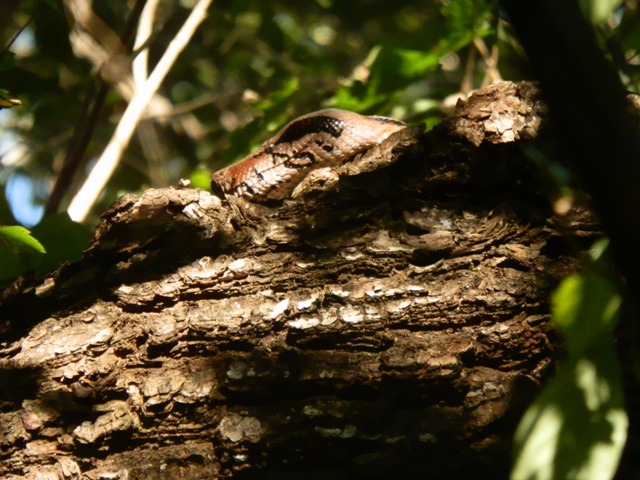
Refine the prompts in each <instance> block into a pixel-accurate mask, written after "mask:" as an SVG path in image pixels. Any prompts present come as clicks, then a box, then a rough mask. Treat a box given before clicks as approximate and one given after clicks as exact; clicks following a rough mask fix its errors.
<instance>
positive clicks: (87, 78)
mask: <svg viewBox="0 0 640 480" xmlns="http://www.w3.org/2000/svg"><path fill="white" fill-rule="evenodd" d="M65 3H69V2H68V1H66V0H65V1H64V2H63V1H62V0H3V1H2V2H1V3H0V48H2V49H3V50H2V52H1V53H0V107H4V108H2V109H0V193H1V195H0V279H11V278H13V277H15V276H16V275H18V274H20V273H22V274H25V272H27V273H28V272H34V271H35V272H43V271H46V270H47V269H50V268H52V267H53V266H55V265H56V264H57V263H58V262H60V261H63V260H74V259H77V258H79V256H80V255H81V252H82V249H83V248H84V247H85V246H86V242H87V239H88V237H89V234H90V226H91V225H95V223H96V222H97V221H98V218H99V215H100V212H102V211H104V210H105V209H106V208H107V206H108V205H109V204H110V203H111V202H113V201H114V200H115V199H116V198H117V197H119V196H120V195H122V194H123V193H126V192H140V191H142V190H144V189H145V188H148V187H161V186H167V185H174V184H176V182H177V181H178V179H181V178H188V179H190V180H191V181H192V183H193V185H195V186H198V187H202V188H208V183H209V175H210V173H211V172H212V171H214V170H217V169H219V168H221V167H223V166H225V165H228V164H230V163H232V162H234V161H236V160H238V159H240V158H242V157H243V156H244V155H246V154H247V153H248V152H249V151H251V149H252V148H254V147H255V146H257V145H258V144H260V143H261V142H262V141H263V140H264V139H265V138H267V137H268V136H269V135H270V134H271V133H272V132H273V131H275V130H276V129H277V128H278V127H280V126H282V125H283V124H284V123H286V122H287V121H288V120H290V119H291V118H294V117H296V116H298V115H300V114H303V113H306V112H309V111H313V110H317V109H320V108H323V107H328V106H335V107H339V108H346V109H349V110H354V111H358V112H362V113H367V114H379V115H389V116H394V117H398V118H402V119H404V120H406V121H408V122H425V123H426V124H427V126H428V127H431V126H433V125H435V124H437V123H438V122H439V121H440V120H441V119H442V118H443V116H444V115H446V112H447V111H448V110H449V109H450V108H451V107H452V106H453V105H454V104H455V100H456V99H457V98H459V97H460V96H464V95H466V94H468V93H469V92H470V91H471V90H473V89H475V88H479V87H482V86H484V85H486V84H488V83H491V82H495V81H498V80H500V79H507V80H514V81H517V80H521V79H531V78H532V77H533V75H532V72H531V71H530V68H529V66H528V62H527V60H526V58H525V56H524V54H523V52H522V50H521V47H520V46H519V45H518V42H517V41H516V40H515V38H514V36H513V34H512V32H511V28H510V26H509V23H508V19H506V18H505V16H504V13H503V12H502V11H501V10H500V8H499V5H498V2H497V1H489V0H484V1H483V0H440V1H437V0H433V1H426V2H397V1H391V0H354V1H350V2H339V1H336V0H315V1H308V2H295V1H277V0H275V1H269V2H265V1H258V0H233V1H232V0H217V1H214V3H213V6H212V7H211V8H210V9H209V15H208V17H207V18H206V19H205V20H204V22H203V23H202V25H201V26H200V27H199V28H198V31H197V33H196V35H195V36H194V37H193V39H192V40H191V42H190V43H189V45H188V47H187V48H186V49H185V51H184V52H183V53H182V54H181V56H180V57H179V59H178V62H177V63H176V64H175V65H173V67H172V69H171V71H170V73H169V75H168V76H167V78H166V79H165V80H164V82H163V84H162V86H161V88H160V91H159V94H160V95H162V96H163V97H164V98H165V99H166V103H165V107H166V108H165V110H164V111H163V113H162V115H160V116H154V115H153V114H150V115H149V116H148V117H147V118H146V119H145V120H144V121H143V122H142V123H141V124H140V125H139V128H138V129H137V134H136V136H134V138H133V141H132V142H131V144H130V145H129V147H128V148H127V149H126V152H125V154H124V156H123V158H122V162H121V163H120V166H119V167H118V169H117V171H116V173H115V175H114V176H113V177H112V178H111V179H110V181H109V182H108V184H107V187H106V189H105V191H104V192H103V194H102V195H101V197H100V199H99V201H98V203H97V204H96V205H94V207H93V209H92V214H91V216H90V218H89V220H88V222H86V225H80V224H76V223H74V222H72V221H71V220H70V219H69V218H68V216H66V215H65V213H64V212H65V210H66V206H67V205H68V203H69V201H70V198H71V196H72V195H73V193H74V192H75V191H76V190H77V189H78V188H79V185H80V182H81V181H82V180H83V178H85V177H86V175H87V174H88V172H89V171H90V170H91V168H92V165H93V162H94V161H95V159H96V157H97V156H98V155H99V154H100V153H101V152H102V151H103V150H104V148H105V145H106V143H107V142H108V141H109V139H110V138H111V135H112V134H113V131H114V128H115V126H116V125H117V123H118V121H119V120H120V118H121V116H122V113H123V111H124V109H125V107H126V105H127V98H126V96H124V95H123V94H122V92H121V91H120V90H119V89H118V88H115V87H114V84H113V78H111V83H110V81H109V80H107V81H105V80H101V78H104V77H103V76H102V75H101V73H100V72H101V71H100V65H98V64H95V63H92V62H90V61H88V60H87V59H86V58H84V57H83V56H81V55H79V54H78V53H77V52H76V51H75V50H74V46H73V45H72V43H71V41H70V34H71V32H72V26H71V22H70V20H69V17H68V15H67V14H66V13H65V8H64V7H65ZM80 3H84V4H85V5H89V6H91V7H92V8H93V12H94V13H95V15H96V16H97V18H99V19H101V20H102V21H103V22H104V24H105V25H106V26H107V27H108V29H110V30H111V31H112V32H115V33H116V34H117V35H118V36H121V35H122V34H123V32H126V31H127V28H128V26H127V25H128V19H130V18H131V17H132V12H133V11H134V10H135V7H136V5H139V2H136V1H133V0H129V1H120V2H102V1H96V2H93V3H91V2H89V1H86V2H80ZM194 3H195V2H194V1H189V0H160V1H159V8H158V12H157V18H156V21H155V22H154V25H153V34H152V37H151V39H150V41H149V42H148V47H149V59H150V64H151V66H153V64H155V62H157V60H158V59H159V58H160V56H161V55H162V53H163V52H164V51H165V49H166V48H167V46H168V45H169V42H170V41H171V40H172V38H173V37H174V35H175V33H176V32H177V30H178V29H179V28H180V25H181V24H182V23H183V22H184V20H185V19H186V17H187V16H188V14H189V11H190V9H191V8H192V7H193V4H194ZM580 3H581V6H582V7H583V11H584V12H585V14H586V15H587V16H588V17H589V18H590V20H591V22H592V24H593V25H594V27H595V29H596V32H597V35H598V37H597V38H598V41H599V43H600V45H601V47H602V49H603V51H605V53H606V55H607V57H608V58H609V59H610V61H611V62H613V63H614V65H615V66H616V68H617V69H618V72H619V73H620V78H621V80H622V81H623V82H624V83H625V85H626V87H627V88H628V89H629V90H630V91H634V92H637V90H638V78H639V76H638V73H639V67H638V64H639V58H638V56H637V52H638V51H640V22H638V8H637V2H635V1H631V0H628V1H612V0H605V1H603V0H583V1H582V2H580ZM133 17H134V19H135V15H133ZM541 34H542V33H541ZM128 58H129V59H130V58H132V54H131V53H129V54H128ZM127 61H128V60H127ZM126 65H127V64H126V63H125V67H126ZM125 69H126V68H125ZM116 73H117V71H116ZM116 77H117V76H116ZM101 88H103V92H104V94H105V96H104V102H103V104H102V105H101V108H100V109H99V111H98V114H97V116H96V118H95V121H94V122H93V124H94V127H95V128H94V131H93V133H92V135H91V136H90V140H89V142H88V144H87V146H86V148H81V149H80V158H81V159H82V163H81V164H80V167H79V169H78V171H77V172H76V175H75V176H74V180H73V182H72V183H71V184H70V185H68V187H67V188H66V189H65V192H64V193H65V195H64V197H63V198H62V201H61V203H60V205H57V206H56V205H54V206H53V207H55V208H53V207H52V205H49V209H48V210H49V211H50V212H51V214H49V215H46V216H44V217H43V212H44V211H45V209H46V205H47V203H48V202H50V193H51V190H52V187H53V185H54V183H55V182H56V180H57V179H58V178H59V176H60V175H61V171H62V168H63V165H64V163H65V158H66V157H67V156H68V154H69V153H68V152H72V151H73V149H74V148H76V149H77V141H76V140H75V139H76V138H77V135H78V132H80V131H82V128H83V127H84V126H85V125H86V123H87V119H86V116H85V115H84V113H83V112H84V110H85V109H86V105H88V104H90V103H91V101H95V100H96V98H97V97H98V96H99V95H98V93H97V92H99V91H100V89H101ZM586 101H588V100H586ZM548 167H549V168H552V166H551V165H548ZM553 168H557V166H553ZM556 178H558V176H556ZM563 187H564V188H566V186H563ZM87 225H88V226H87ZM21 227H27V228H30V229H31V232H29V231H28V230H26V229H24V228H21ZM32 227H33V228H32ZM44 251H46V253H43V252H44ZM595 251H597V252H599V253H597V254H596V253H594V260H593V263H592V267H591V268H590V269H588V270H587V271H586V272H585V273H584V274H582V275H580V276H576V277H571V278H570V279H567V281H566V283H565V284H563V285H562V286H561V287H560V288H559V289H558V291H557V292H556V294H555V295H554V303H553V305H554V321H555V322H556V324H557V325H558V327H559V329H560V330H561V331H562V332H563V333H564V334H565V336H566V338H567V345H568V349H567V358H566V359H565V361H564V363H563V366H562V367H561V369H560V370H559V372H558V375H557V378H556V379H555V380H554V381H552V383H551V384H550V386H549V389H547V390H546V391H545V393H544V394H543V395H542V396H541V398H540V399H538V400H537V401H536V403H534V405H533V406H532V408H531V410H530V411H529V413H528V414H527V416H525V419H524V420H523V424H522V425H521V428H520V430H519V432H518V435H517V437H516V447H517V448H516V458H515V461H514V466H515V468H514V473H513V475H514V478H567V477H565V475H569V476H575V478H594V479H595V478H597V479H600V478H610V477H611V476H612V475H613V474H614V472H615V471H616V466H617V462H618V460H619V458H620V453H621V449H622V446H623V445H624V438H625V431H626V425H627V417H626V414H625V413H624V408H623V399H622V391H621V388H622V387H621V384H620V378H619V377H620V374H619V364H618V361H617V356H616V353H615V349H614V347H613V332H614V331H615V325H616V319H617V315H616V313H617V310H618V308H617V307H618V305H619V303H620V296H619V293H618V286H617V285H618V284H617V280H616V275H615V273H612V272H611V269H610V268H607V266H609V267H610V262H607V260H606V255H605V254H603V253H602V252H603V251H605V249H602V248H597V249H595ZM603 265H604V267H603ZM584 325H589V326H590V327H589V328H585V327H584ZM594 398H595V399H596V400H594ZM576 406H581V408H577V407H576ZM589 426H591V427H593V428H591V429H590V428H589ZM576 432H579V435H578V434H577V433H576ZM603 432H605V433H604V434H603ZM607 432H608V434H607ZM577 440H579V441H577ZM539 445H544V446H545V448H538V446H539Z"/></svg>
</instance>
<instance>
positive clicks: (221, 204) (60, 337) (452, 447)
mask: <svg viewBox="0 0 640 480" xmlns="http://www.w3.org/2000/svg"><path fill="white" fill-rule="evenodd" d="M543 112H544V110H543V108H542V106H541V105H540V103H539V101H538V95H537V91H536V90H535V87H533V86H531V85H529V84H520V85H514V84H510V83H502V84H498V85H495V86H492V87H489V88H487V89H485V90H483V91H481V92H478V93H477V94H476V96H475V97H472V99H470V100H469V101H468V102H466V103H462V104H460V105H458V107H457V109H456V111H455V112H453V113H452V115H451V116H450V117H449V119H448V120H447V122H445V123H444V124H442V125H440V126H439V127H437V128H436V129H434V130H432V131H430V132H428V133H427V134H424V135H422V134H420V132H419V131H418V130H416V129H408V130H406V131H403V132H399V134H398V135H396V136H394V137H393V138H390V139H389V141H388V142H384V143H383V144H382V145H381V146H380V148H378V149H376V150H375V151H372V152H369V153H368V154H367V155H365V156H363V157H361V158H359V159H356V160H355V161H354V162H352V163H351V164H349V165H347V166H345V167H341V168H339V169H336V170H326V171H321V172H319V173H315V174H314V175H313V176H312V177H310V178H308V179H307V180H306V181H305V182H303V184H301V186H300V188H299V189H298V190H297V191H296V198H294V199H291V200H286V201H285V202H284V203H283V204H282V205H269V206H264V205H253V204H249V203H246V202H244V201H242V200H236V199H233V198H230V199H228V200H221V199H219V198H217V197H215V196H213V195H211V194H209V193H208V192H204V191H199V190H191V189H174V188H169V189H161V190H149V191H147V192H145V193H144V194H143V195H142V196H140V197H134V196H125V197H123V198H122V199H121V200H120V201H119V202H118V203H117V204H115V205H114V206H112V207H111V208H110V210H109V211H108V212H106V213H105V215H104V217H103V220H102V222H101V224H100V226H99V227H98V229H97V230H96V234H95V238H94V241H93V243H92V246H91V248H90V249H89V250H88V251H87V252H86V255H85V257H84V259H83V260H82V261H81V262H78V263H77V264H73V265H67V266H64V267H62V268H60V269H59V270H58V271H57V272H54V273H52V274H51V275H49V276H47V277H46V278H44V279H39V280H37V281H33V282H27V281H25V282H23V283H22V284H20V285H19V286H18V287H15V288H13V289H11V290H7V291H6V292H5V294H4V296H3V298H2V305H1V306H0V318H1V319H2V327H1V328H2V331H3V333H2V338H3V342H2V344H1V347H2V350H1V351H0V368H1V369H0V381H1V385H2V394H1V396H0V398H1V401H2V403H1V404H2V407H3V408H2V413H0V445H2V455H1V460H0V475H1V476H2V477H3V478H8V479H11V478H36V477H37V478H80V476H83V478H89V479H98V478H129V479H132V478H145V479H149V478H170V479H172V478H176V479H177V478H193V479H196V478H278V479H280V478H321V477H322V478H327V475H330V476H331V478H381V477H385V478H386V477H388V476H389V475H391V474H393V473H395V472H402V473H403V476H404V477H405V478H417V477H418V476H423V477H424V478H426V477H425V476H426V475H428V476H429V478H438V476H439V475H440V477H439V478H443V477H442V476H444V475H453V474H460V473H462V472H465V471H468V469H474V470H473V471H474V472H475V473H477V474H480V473H482V472H491V473H492V475H493V478H501V477H505V476H506V474H507V472H508V469H509V461H508V455H509V448H510V439H511V435H512V433H513V430H514V428H515V425H516V423H517V421H518V419H519V415H520V414H521V413H522V412H523V410H524V408H526V406H527V405H528V403H529V402H530V401H531V400H532V398H533V396H534V395H535V393H536V392H537V391H539V389H540V388H541V384H542V382H543V380H544V379H545V377H546V376H547V375H548V373H549V372H550V370H551V368H550V367H551V365H552V364H553V357H554V354H555V353H556V352H557V349H558V341H557V339H556V336H555V333H554V331H553V329H552V327H551V325H550V322H549V314H548V313H549V305H548V294H549V292H550V290H551V289H552V288H553V287H554V286H555V285H556V284H557V282H558V281H559V280H560V279H561V278H562V277H564V276H565V275H567V274H568V273H571V272H573V271H575V270H576V269H578V268H579V263H578V261H577V260H576V258H575V254H576V252H575V250H573V249H572V248H570V246H569V245H571V244H574V245H581V244H585V243H584V242H583V240H584V239H590V238H592V237H593V236H594V235H595V234H597V231H596V229H595V228H594V227H593V221H592V219H591V218H590V216H589V213H588V212H587V211H584V210H579V209H574V210H572V211H571V212H570V213H569V214H567V215H565V216H564V217H557V216H554V215H553V213H552V211H551V209H550V207H549V202H548V199H547V193H546V191H547V190H548V187H545V186H544V185H545V184H544V182H542V181H541V180H540V179H539V178H537V175H536V170H535V168H534V167H533V166H532V165H531V164H530V161H529V160H528V159H527V158H526V157H525V156H524V155H522V153H521V150H520V148H519V146H520V145H523V144H525V143H528V142H534V141H535V138H536V137H537V136H538V129H539V126H540V123H541V113H543ZM7 292H10V293H7Z"/></svg>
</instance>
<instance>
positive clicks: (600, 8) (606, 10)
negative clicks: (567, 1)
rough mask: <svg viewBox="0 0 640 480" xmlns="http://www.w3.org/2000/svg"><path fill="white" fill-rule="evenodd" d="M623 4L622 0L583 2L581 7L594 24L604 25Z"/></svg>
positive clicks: (586, 0)
mask: <svg viewBox="0 0 640 480" xmlns="http://www.w3.org/2000/svg"><path fill="white" fill-rule="evenodd" d="M621 4H622V1H621V0H581V1H580V6H581V7H582V11H583V12H584V14H585V15H586V16H587V17H589V19H590V20H591V22H592V23H593V24H599V23H602V22H604V21H606V20H608V19H609V18H611V16H612V15H613V13H614V11H615V10H616V9H617V8H618V7H619V6H620V5H621Z"/></svg>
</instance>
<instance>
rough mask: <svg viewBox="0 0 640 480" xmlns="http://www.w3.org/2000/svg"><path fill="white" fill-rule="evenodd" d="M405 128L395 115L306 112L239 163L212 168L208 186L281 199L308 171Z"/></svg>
mask: <svg viewBox="0 0 640 480" xmlns="http://www.w3.org/2000/svg"><path fill="white" fill-rule="evenodd" d="M406 127H407V125H406V124H404V123H402V122H400V121H399V120H395V119H393V118H386V117H378V116H370V117H369V116H364V115H360V114H357V113H353V112H349V111H347V110H339V109H337V108H329V109H326V110H319V111H317V112H313V113H309V114H307V115H303V116H301V117H299V118H297V119H295V120H293V121H292V122H290V123H288V124H287V125H285V126H284V127H283V128H282V129H281V130H280V131H279V132H278V133H277V134H276V135H275V136H274V137H272V138H270V139H269V140H267V141H266V142H264V143H263V144H262V145H261V146H260V148H258V150H256V151H255V152H253V153H251V154H250V155H248V156H247V157H245V158H244V159H243V160H241V161H240V162H238V163H236V164H234V165H231V166H229V167H227V168H223V169H222V170H218V171H217V172H215V173H214V174H213V178H212V180H211V188H212V190H213V191H214V192H215V193H219V194H223V195H236V196H240V197H244V198H246V199H248V200H251V201H256V202H260V201H268V200H279V199H283V198H286V197H288V196H290V194H291V192H292V191H293V189H294V188H295V187H296V185H297V184H298V183H299V182H300V181H301V180H302V179H304V177H305V176H306V175H307V174H308V173H309V172H310V171H312V170H315V169H317V168H323V167H335V166H338V165H342V164H344V163H345V162H347V161H349V160H350V159H352V158H353V157H354V156H355V155H357V154H359V153H362V152H364V151H366V150H368V149H370V148H371V147H373V146H374V145H376V144H378V143H380V142H382V141H383V140H384V139H385V138H387V137H388V136H389V135H391V134H392V133H394V132H397V131H398V130H401V129H403V128H406Z"/></svg>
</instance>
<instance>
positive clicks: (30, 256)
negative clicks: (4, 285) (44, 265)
mask: <svg viewBox="0 0 640 480" xmlns="http://www.w3.org/2000/svg"><path fill="white" fill-rule="evenodd" d="M44 253H45V248H44V247H43V246H42V244H41V243H40V242H39V241H38V240H36V239H35V238H34V237H32V236H31V232H29V230H27V229H26V228H24V227H20V226H8V227H0V280H5V279H9V278H14V277H17V276H18V275H20V274H21V273H23V272H25V271H26V270H29V269H30V268H32V264H33V262H34V260H35V257H42V256H44V255H43V254H44Z"/></svg>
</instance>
